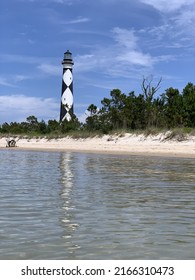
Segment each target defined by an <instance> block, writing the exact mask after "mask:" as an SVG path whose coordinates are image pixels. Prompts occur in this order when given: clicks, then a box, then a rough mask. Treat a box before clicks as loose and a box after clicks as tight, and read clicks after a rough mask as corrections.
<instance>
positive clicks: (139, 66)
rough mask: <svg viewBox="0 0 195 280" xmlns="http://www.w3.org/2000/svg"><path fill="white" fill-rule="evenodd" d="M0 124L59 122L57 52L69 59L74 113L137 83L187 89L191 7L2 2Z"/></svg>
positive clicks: (185, 0)
mask: <svg viewBox="0 0 195 280" xmlns="http://www.w3.org/2000/svg"><path fill="white" fill-rule="evenodd" d="M0 35H1V40H0V123H1V124H2V123H4V122H11V121H17V122H20V121H23V120H25V119H26V117H28V116H29V115H35V116H36V117H37V118H38V119H39V120H42V119H44V120H45V121H47V120H48V119H57V120H58V119H59V111H60V97H61V78H62V65H61V61H62V59H63V55H64V52H65V51H66V50H67V49H69V50H70V51H71V52H72V54H73V59H74V63H75V64H74V68H73V75H74V76H73V77H74V111H75V113H76V115H77V117H79V119H80V120H83V118H84V116H85V111H86V109H87V107H88V106H89V105H90V104H91V103H94V104H96V105H98V106H100V101H101V100H102V99H103V98H104V97H108V96H109V95H110V91H111V90H112V89H114V88H119V89H120V90H121V91H122V92H124V93H126V94H127V93H128V92H130V91H132V90H135V92H136V94H139V93H141V82H142V79H143V76H145V77H147V76H150V75H153V79H154V83H155V81H158V80H159V79H160V77H162V83H161V89H160V90H159V94H160V93H163V92H164V90H165V89H167V88H169V87H171V86H172V87H175V88H178V89H179V90H181V91H182V89H183V88H184V87H185V85H186V84H187V83H188V82H192V83H194V82H195V81H194V66H195V0H169V1H167V0H95V1H90V0H1V3H0Z"/></svg>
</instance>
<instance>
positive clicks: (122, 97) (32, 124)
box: [0, 79, 195, 134]
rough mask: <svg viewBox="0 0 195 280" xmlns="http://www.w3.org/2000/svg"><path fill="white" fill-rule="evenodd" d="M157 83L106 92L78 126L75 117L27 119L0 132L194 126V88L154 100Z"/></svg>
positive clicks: (167, 92)
mask: <svg viewBox="0 0 195 280" xmlns="http://www.w3.org/2000/svg"><path fill="white" fill-rule="evenodd" d="M160 83H161V80H159V82H158V83H157V84H156V86H153V85H152V80H148V79H143V82H142V93H141V94H139V95H136V94H135V92H134V91H131V92H130V93H128V94H124V93H122V92H121V91H120V90H119V89H113V90H112V91H111V92H110V98H104V99H103V100H102V101H101V105H102V107H101V108H99V109H98V107H97V106H96V105H94V104H91V105H90V106H89V107H88V109H87V110H88V116H87V118H86V122H85V123H84V124H83V123H80V122H79V121H78V119H77V117H76V116H75V115H73V116H72V120H71V121H70V122H68V121H66V120H65V121H63V122H62V123H59V122H58V121H56V120H49V121H48V122H47V123H45V121H43V120H42V121H41V122H39V121H38V120H37V118H36V117H35V116H29V117H28V118H27V119H26V122H22V123H16V122H12V123H10V124H8V123H4V124H2V125H1V126H0V133H12V134H29V133H32V134H36V133H37V134H50V133H52V134H55V133H56V134H65V133H68V132H70V131H83V130H84V131H90V132H91V131H93V132H103V133H109V132H111V131H113V130H117V129H125V130H138V129H139V130H140V129H141V130H144V129H147V128H151V127H152V128H160V129H171V128H175V127H177V128H178V127H181V128H184V127H190V128H194V127H195V85H193V84H192V83H188V84H187V85H186V87H185V88H184V89H183V91H182V92H179V90H178V89H175V88H172V87H170V88H168V89H167V90H165V92H164V93H163V94H161V95H159V96H158V97H157V98H154V95H155V93H156V92H157V90H159V88H160Z"/></svg>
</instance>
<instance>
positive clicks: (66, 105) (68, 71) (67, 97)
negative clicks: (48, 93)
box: [60, 50, 74, 122]
mask: <svg viewBox="0 0 195 280" xmlns="http://www.w3.org/2000/svg"><path fill="white" fill-rule="evenodd" d="M73 65H74V62H73V60H72V53H71V52H70V51H69V50H67V51H66V52H65V53H64V59H63V61H62V66H63V76H62V95H61V109H60V122H62V121H64V120H67V121H70V120H71V115H72V114H73V76H72V66H73Z"/></svg>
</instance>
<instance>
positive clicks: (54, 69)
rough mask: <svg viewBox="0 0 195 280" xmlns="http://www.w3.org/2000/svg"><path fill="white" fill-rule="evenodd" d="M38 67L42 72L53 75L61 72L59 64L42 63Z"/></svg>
mask: <svg viewBox="0 0 195 280" xmlns="http://www.w3.org/2000/svg"><path fill="white" fill-rule="evenodd" d="M37 68H38V69H39V70H41V71H42V72H44V73H46V74H49V75H52V76H59V75H60V74H61V68H60V66H57V65H53V64H49V63H42V64H40V65H39V66H38V67H37Z"/></svg>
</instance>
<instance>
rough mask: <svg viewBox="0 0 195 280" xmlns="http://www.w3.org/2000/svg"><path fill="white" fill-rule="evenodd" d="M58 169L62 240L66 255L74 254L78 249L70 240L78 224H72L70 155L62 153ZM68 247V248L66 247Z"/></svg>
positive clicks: (72, 175)
mask: <svg viewBox="0 0 195 280" xmlns="http://www.w3.org/2000/svg"><path fill="white" fill-rule="evenodd" d="M60 161H61V163H60V169H61V172H62V179H61V183H62V185H63V189H62V192H61V198H62V201H63V204H62V209H63V210H64V211H63V212H64V216H63V218H62V220H61V222H62V226H63V228H64V229H65V230H64V234H63V238H64V239H65V244H64V245H65V248H66V247H67V248H66V250H67V253H68V254H71V255H72V254H74V250H76V249H78V248H79V246H78V245H76V244H74V242H72V241H71V238H72V237H73V234H74V231H75V230H76V229H77V227H78V226H79V224H78V223H73V222H72V221H73V220H74V218H75V217H74V211H75V205H74V199H73V196H72V191H73V190H72V189H73V188H74V186H73V180H74V170H73V162H72V161H73V157H72V154H71V153H62V154H61V159H60ZM67 245H68V246H67Z"/></svg>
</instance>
